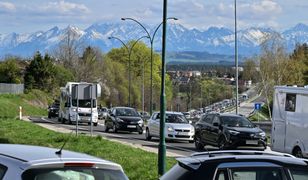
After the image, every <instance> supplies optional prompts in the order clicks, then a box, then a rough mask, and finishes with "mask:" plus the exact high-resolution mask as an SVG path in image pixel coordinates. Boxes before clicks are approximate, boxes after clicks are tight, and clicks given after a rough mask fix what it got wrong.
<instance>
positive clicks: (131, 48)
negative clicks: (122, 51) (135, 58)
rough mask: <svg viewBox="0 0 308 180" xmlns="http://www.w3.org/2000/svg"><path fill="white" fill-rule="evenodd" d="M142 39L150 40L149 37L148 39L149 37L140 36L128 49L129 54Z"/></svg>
mask: <svg viewBox="0 0 308 180" xmlns="http://www.w3.org/2000/svg"><path fill="white" fill-rule="evenodd" d="M143 38H150V37H149V36H141V37H140V38H138V39H137V40H136V41H135V42H134V43H133V45H132V46H131V47H130V50H129V54H131V52H132V50H133V48H134V46H135V45H136V44H137V43H138V42H139V41H140V40H141V39H143Z"/></svg>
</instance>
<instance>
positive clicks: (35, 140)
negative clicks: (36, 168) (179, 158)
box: [0, 118, 176, 180]
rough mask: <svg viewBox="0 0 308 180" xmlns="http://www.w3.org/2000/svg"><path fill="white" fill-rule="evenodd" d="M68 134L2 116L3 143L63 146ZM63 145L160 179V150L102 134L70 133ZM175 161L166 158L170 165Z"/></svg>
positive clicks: (0, 138)
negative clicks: (119, 140)
mask: <svg viewBox="0 0 308 180" xmlns="http://www.w3.org/2000/svg"><path fill="white" fill-rule="evenodd" d="M68 138H69V134H62V133H57V132H54V131H51V130H48V129H45V128H42V127H40V126H38V125H36V124H33V123H31V122H25V121H20V120H15V119H9V118H7V119H4V118H2V119H0V143H13V144H32V145H41V146H48V147H55V148H60V147H61V145H62V144H63V143H64V141H65V140H66V139H68ZM64 149H67V150H73V151H78V152H83V153H86V154H90V155H93V156H96V157H100V158H103V159H107V160H110V161H113V162H116V163H119V164H121V165H122V167H123V169H124V171H125V173H126V174H127V175H128V177H129V179H143V180H144V179H147V180H148V179H157V178H158V173H157V154H155V153H149V152H146V151H143V150H141V149H137V148H132V147H130V146H127V145H123V144H119V143H115V142H111V141H109V140H105V139H102V138H101V137H99V136H97V137H89V136H85V135H79V136H78V137H76V136H75V135H74V134H72V135H71V137H70V139H69V141H68V142H67V144H66V145H65V147H64ZM175 163H176V160H175V159H174V158H167V167H168V169H169V168H171V167H172V166H173V165H174V164H175Z"/></svg>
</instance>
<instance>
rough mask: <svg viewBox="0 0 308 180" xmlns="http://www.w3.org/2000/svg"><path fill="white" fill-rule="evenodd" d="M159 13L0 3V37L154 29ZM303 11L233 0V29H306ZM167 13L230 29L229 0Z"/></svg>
mask: <svg viewBox="0 0 308 180" xmlns="http://www.w3.org/2000/svg"><path fill="white" fill-rule="evenodd" d="M162 8H163V0H10V1H9V0H6V1H2V0H0V34H4V33H11V32H16V33H31V32H35V31H38V30H48V29H50V28H52V27H54V26H58V27H60V28H65V27H67V26H68V25H73V26H77V27H79V28H81V29H85V28H87V27H89V26H90V25H91V24H93V23H104V22H111V23H125V22H123V21H121V17H132V18H135V19H137V20H138V21H140V22H141V23H143V24H148V25H157V24H159V23H160V22H161V21H162ZM307 9H308V0H237V12H238V29H245V28H248V27H270V28H273V29H275V30H277V31H283V30H286V29H288V28H290V27H293V26H295V25H296V24H298V23H304V24H306V25H308V18H307V15H308V14H307ZM167 14H168V17H177V18H178V19H179V20H178V21H177V22H176V23H180V24H182V25H184V26H185V27H187V28H190V29H191V28H196V29H200V30H206V29H207V28H209V27H211V26H218V27H227V28H230V29H233V28H234V0H169V1H168V13H167Z"/></svg>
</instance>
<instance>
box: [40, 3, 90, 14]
mask: <svg viewBox="0 0 308 180" xmlns="http://www.w3.org/2000/svg"><path fill="white" fill-rule="evenodd" d="M41 10H42V11H45V12H53V13H58V14H63V15H75V14H76V15H78V14H80V13H89V12H90V10H89V9H88V8H87V6H85V5H84V4H76V3H70V2H65V1H57V2H49V3H48V4H46V5H43V6H42V8H41Z"/></svg>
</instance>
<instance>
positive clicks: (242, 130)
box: [227, 127, 263, 133]
mask: <svg viewBox="0 0 308 180" xmlns="http://www.w3.org/2000/svg"><path fill="white" fill-rule="evenodd" d="M227 129H228V130H234V131H238V132H247V133H259V132H263V131H262V130H261V129H260V128H258V127H254V128H248V127H228V128H227Z"/></svg>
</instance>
